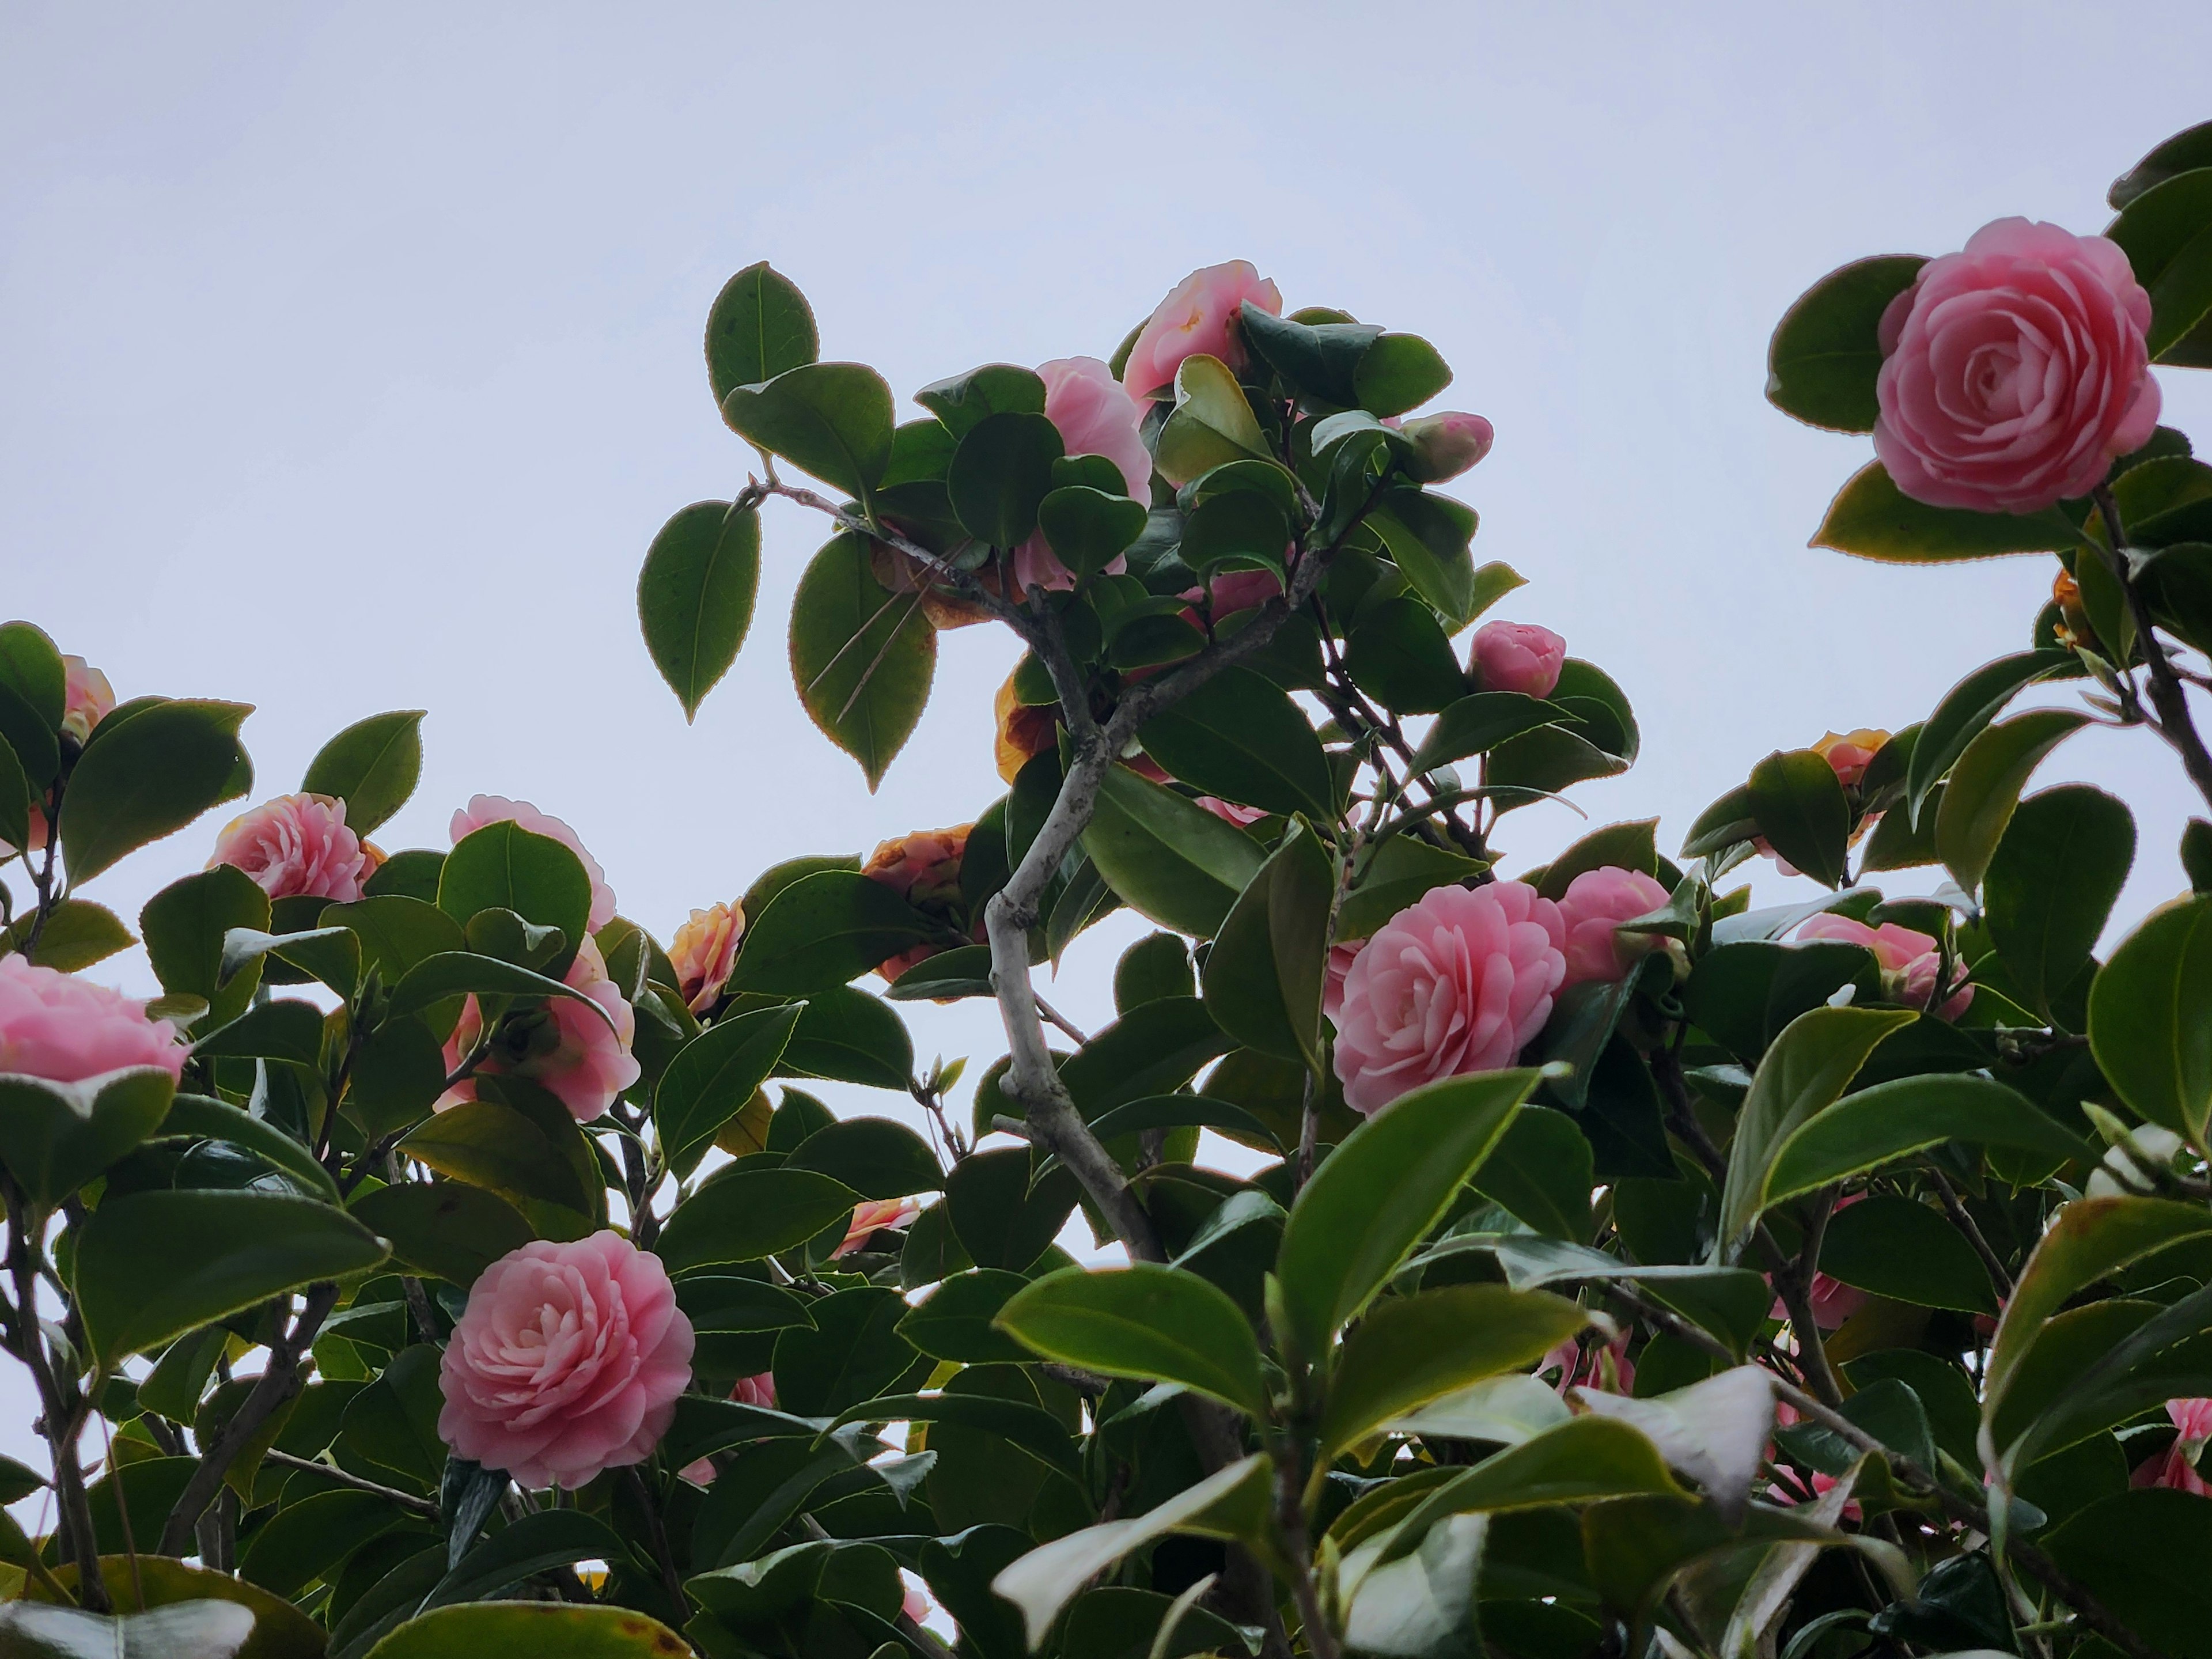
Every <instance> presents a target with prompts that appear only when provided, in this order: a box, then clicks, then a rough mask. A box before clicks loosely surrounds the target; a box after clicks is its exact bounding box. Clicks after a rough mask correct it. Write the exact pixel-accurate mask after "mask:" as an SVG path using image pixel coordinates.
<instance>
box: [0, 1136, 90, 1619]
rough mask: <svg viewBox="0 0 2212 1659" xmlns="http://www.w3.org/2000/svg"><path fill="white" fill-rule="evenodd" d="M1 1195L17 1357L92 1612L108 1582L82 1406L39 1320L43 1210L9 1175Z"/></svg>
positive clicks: (82, 1593) (82, 1595)
mask: <svg viewBox="0 0 2212 1659" xmlns="http://www.w3.org/2000/svg"><path fill="white" fill-rule="evenodd" d="M0 1191H4V1196H5V1200H6V1203H7V1208H8V1267H9V1273H11V1274H12V1275H13V1278H14V1281H15V1310H14V1316H15V1343H16V1358H19V1359H21V1361H22V1362H23V1364H25V1365H26V1366H27V1367H28V1368H29V1370H30V1373H31V1381H32V1383H33V1385H34V1386H35V1387H36V1388H37V1389H38V1393H39V1412H40V1429H41V1431H42V1432H43V1433H44V1435H45V1437H46V1446H47V1449H48V1451H49V1452H50V1454H51V1455H52V1459H53V1466H54V1498H55V1501H56V1503H57V1505H58V1509H59V1511H60V1523H61V1524H60V1530H61V1533H62V1535H63V1538H64V1541H65V1542H66V1544H67V1546H68V1547H69V1551H70V1554H72V1555H73V1556H75V1557H76V1566H77V1582H78V1584H79V1587H80V1588H79V1589H78V1591H77V1598H78V1601H79V1602H80V1604H81V1605H82V1606H83V1607H85V1608H86V1609H87V1610H88V1611H89V1612H92V1613H105V1612H106V1611H107V1609H108V1600H107V1583H106V1580H105V1579H104V1578H102V1577H100V1540H99V1536H98V1534H96V1533H95V1532H94V1528H93V1524H92V1503H91V1499H90V1498H89V1497H88V1494H87V1493H86V1492H85V1486H84V1471H83V1470H82V1468H80V1467H79V1466H78V1463H77V1458H76V1439H77V1433H78V1431H79V1430H80V1429H81V1428H82V1426H83V1419H82V1416H81V1415H80V1407H79V1406H78V1404H77V1402H76V1401H73V1400H71V1399H70V1393H72V1392H73V1390H65V1389H64V1388H63V1386H62V1381H61V1378H60V1377H58V1376H56V1375H55V1372H54V1369H53V1366H52V1363H51V1362H50V1361H49V1359H48V1358H47V1356H46V1333H45V1331H44V1330H43V1329H42V1328H41V1327H40V1322H39V1300H38V1297H39V1266H40V1262H39V1257H40V1255H41V1254H42V1252H41V1251H40V1249H38V1248H37V1246H36V1245H35V1244H34V1243H33V1231H32V1226H31V1223H32V1221H33V1220H36V1221H37V1222H38V1224H39V1225H40V1229H41V1230H43V1228H44V1225H45V1218H44V1216H43V1215H41V1216H39V1217H35V1218H34V1217H32V1216H31V1215H30V1213H29V1212H30V1207H31V1206H30V1200H28V1199H27V1198H26V1197H25V1196H24V1194H23V1191H22V1189H21V1188H20V1187H18V1186H16V1184H15V1182H13V1181H12V1180H11V1181H9V1182H7V1183H6V1185H5V1187H4V1189H0Z"/></svg>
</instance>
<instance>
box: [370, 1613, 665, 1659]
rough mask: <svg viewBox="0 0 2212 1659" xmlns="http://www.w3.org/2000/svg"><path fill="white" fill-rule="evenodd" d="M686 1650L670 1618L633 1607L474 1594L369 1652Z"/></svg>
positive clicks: (403, 1655)
mask: <svg viewBox="0 0 2212 1659" xmlns="http://www.w3.org/2000/svg"><path fill="white" fill-rule="evenodd" d="M689 1651H690V1649H689V1648H688V1647H686V1645H685V1644H684V1638H682V1637H680V1636H678V1635H677V1633H676V1632H674V1631H672V1630H671V1629H669V1628H668V1626H665V1625H664V1624H662V1623H661V1622H660V1621H659V1620H657V1619H648V1618H647V1617H646V1616H645V1614H643V1613H632V1612H631V1611H630V1610H629V1608H628V1607H570V1606H564V1605H562V1604H561V1603H559V1602H548V1601H476V1602H471V1603H469V1604H468V1605H466V1606H463V1607H439V1608H437V1609H436V1610H435V1611H434V1612H430V1613H422V1614H421V1615H419V1616H418V1617H416V1618H413V1619H410V1620H407V1622H406V1623H404V1624H403V1625H401V1626H399V1627H398V1629H397V1630H395V1631H393V1632H392V1633H391V1634H390V1635H389V1636H387V1637H386V1638H384V1639H383V1640H382V1641H380V1642H379V1643H378V1644H376V1645H375V1646H374V1647H373V1648H371V1649H370V1650H368V1659H479V1656H482V1655H484V1654H492V1653H526V1654H528V1655H530V1656H531V1659H675V1656H678V1655H682V1654H684V1653H687V1652H689Z"/></svg>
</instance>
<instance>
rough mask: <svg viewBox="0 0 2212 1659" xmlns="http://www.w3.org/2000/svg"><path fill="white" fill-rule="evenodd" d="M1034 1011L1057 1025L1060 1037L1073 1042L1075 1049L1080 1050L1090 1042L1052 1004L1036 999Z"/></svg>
mask: <svg viewBox="0 0 2212 1659" xmlns="http://www.w3.org/2000/svg"><path fill="white" fill-rule="evenodd" d="M1036 1010H1037V1012H1039V1013H1040V1014H1042V1015H1043V1016H1044V1017H1045V1018H1047V1019H1048V1020H1050V1021H1051V1022H1052V1023H1053V1024H1054V1025H1057V1026H1058V1027H1059V1028H1060V1035H1061V1036H1065V1037H1066V1039H1067V1040H1068V1041H1069V1042H1073V1044H1074V1045H1075V1046H1076V1047H1077V1048H1081V1047H1082V1046H1083V1045H1084V1044H1085V1043H1086V1042H1090V1041H1091V1039H1090V1038H1089V1037H1087V1036H1084V1035H1083V1032H1082V1030H1080V1029H1079V1027H1078V1026H1077V1025H1076V1024H1075V1022H1074V1021H1073V1020H1072V1019H1070V1018H1068V1017H1067V1016H1066V1014H1063V1013H1061V1012H1060V1011H1059V1010H1058V1009H1057V1008H1054V1006H1052V1004H1050V1003H1049V1002H1047V1001H1046V1000H1044V999H1043V998H1042V997H1038V998H1037V999H1036Z"/></svg>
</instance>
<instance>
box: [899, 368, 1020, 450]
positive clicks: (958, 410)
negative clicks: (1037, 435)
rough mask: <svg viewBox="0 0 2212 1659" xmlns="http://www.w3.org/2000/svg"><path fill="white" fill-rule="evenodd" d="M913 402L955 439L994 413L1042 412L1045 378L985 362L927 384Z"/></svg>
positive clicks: (917, 393)
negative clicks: (979, 365) (947, 378)
mask: <svg viewBox="0 0 2212 1659" xmlns="http://www.w3.org/2000/svg"><path fill="white" fill-rule="evenodd" d="M914 400H915V402H916V403H918V404H921V406H922V407H923V408H924V409H926V410H928V411H929V412H930V413H931V414H933V415H934V416H937V418H938V421H939V424H941V425H942V426H943V427H944V428H945V430H946V431H947V432H948V433H950V434H951V436H952V438H953V441H955V442H956V443H957V441H959V440H960V439H962V438H964V437H966V436H967V435H969V433H970V432H972V431H974V430H975V428H976V427H978V426H980V425H981V423H982V422H985V421H987V420H988V419H989V418H990V417H991V416H994V415H1042V414H1043V413H1044V380H1043V379H1042V377H1041V376H1040V375H1039V374H1037V372H1036V370H1035V369H1032V368H1019V367H1018V366H1016V365H1015V364H1012V363H985V364H984V365H983V366H982V367H981V368H971V369H969V371H968V372H967V373H966V374H956V375H954V376H952V377H951V379H950V380H939V381H936V382H934V383H933V384H932V385H929V386H924V387H922V389H921V391H919V392H915V394H914Z"/></svg>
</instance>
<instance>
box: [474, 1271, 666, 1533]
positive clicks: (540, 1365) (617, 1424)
mask: <svg viewBox="0 0 2212 1659" xmlns="http://www.w3.org/2000/svg"><path fill="white" fill-rule="evenodd" d="M692 1345H693V1337H692V1334H691V1322H690V1320H689V1319H687V1318H686V1317H684V1310H682V1309H681V1308H679V1307H678V1306H677V1305H676V1287H675V1286H674V1285H671V1284H670V1283H669V1280H668V1274H667V1273H666V1272H665V1270H664V1269H663V1268H662V1267H661V1265H660V1258H659V1257H658V1256H656V1255H650V1254H649V1253H647V1252H646V1251H643V1250H641V1249H638V1248H637V1247H636V1246H635V1245H634V1244H632V1243H630V1242H629V1240H628V1239H626V1238H624V1237H622V1235H621V1234H619V1233H617V1232H612V1231H602V1232H597V1233H594V1234H592V1236H591V1237H589V1238H585V1239H578V1240H576V1241H574V1243H565V1244H556V1243H546V1242H544V1241H543V1240H540V1241H538V1242H537V1243H529V1244H525V1245H524V1246H523V1247H522V1248H521V1249H519V1250H513V1251H510V1252H509V1253H508V1254H507V1255H503V1256H501V1258H500V1259H499V1260H498V1261H495V1262H493V1263H492V1264H491V1266H490V1267H487V1268H485V1269H484V1270H483V1273H482V1274H481V1275H480V1276H479V1277H478V1278H477V1282H476V1283H475V1285H472V1286H471V1287H470V1290H469V1305H468V1308H467V1310H466V1311H465V1312H464V1313H463V1314H462V1315H461V1318H460V1322H459V1324H458V1325H457V1326H455V1327H454V1328H453V1340H452V1341H451V1342H449V1343H447V1345H446V1353H445V1358H444V1361H443V1363H442V1364H441V1366H440V1368H439V1374H438V1386H439V1388H440V1389H441V1391H442V1392H443V1393H444V1395H445V1396H446V1404H445V1408H444V1409H443V1410H441V1412H440V1413H438V1437H439V1438H440V1439H441V1440H442V1441H444V1442H445V1443H446V1444H447V1445H448V1446H450V1447H451V1448H452V1449H453V1455H455V1456H456V1457H462V1458H466V1459H468V1460H469V1461H471V1462H477V1463H481V1464H483V1466H484V1467H485V1468H493V1469H504V1470H506V1471H507V1473H508V1474H511V1475H513V1477H514V1478H515V1480H517V1481H518V1482H519V1483H520V1484H521V1485H522V1486H532V1487H544V1486H561V1487H564V1488H566V1489H567V1490H568V1491H570V1492H574V1490H575V1489H576V1488H577V1487H579V1486H583V1485H584V1484H585V1483H586V1482H587V1481H589V1480H592V1479H593V1478H594V1477H596V1476H597V1475H599V1474H601V1473H603V1472H604V1471H605V1470H607V1469H611V1468H621V1467H623V1465H625V1464H629V1463H639V1462H644V1460H645V1459H646V1458H647V1457H649V1456H651V1455H653V1448H654V1447H655V1446H656V1445H658V1444H659V1443H660V1437H661V1436H662V1435H664V1434H665V1433H667V1432H668V1425H669V1423H670V1422H671V1420H672V1419H674V1417H675V1415H676V1397H677V1396H678V1395H680V1394H682V1393H683V1392H684V1389H685V1388H686V1387H688V1386H689V1385H690V1381H691V1349H692Z"/></svg>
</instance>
